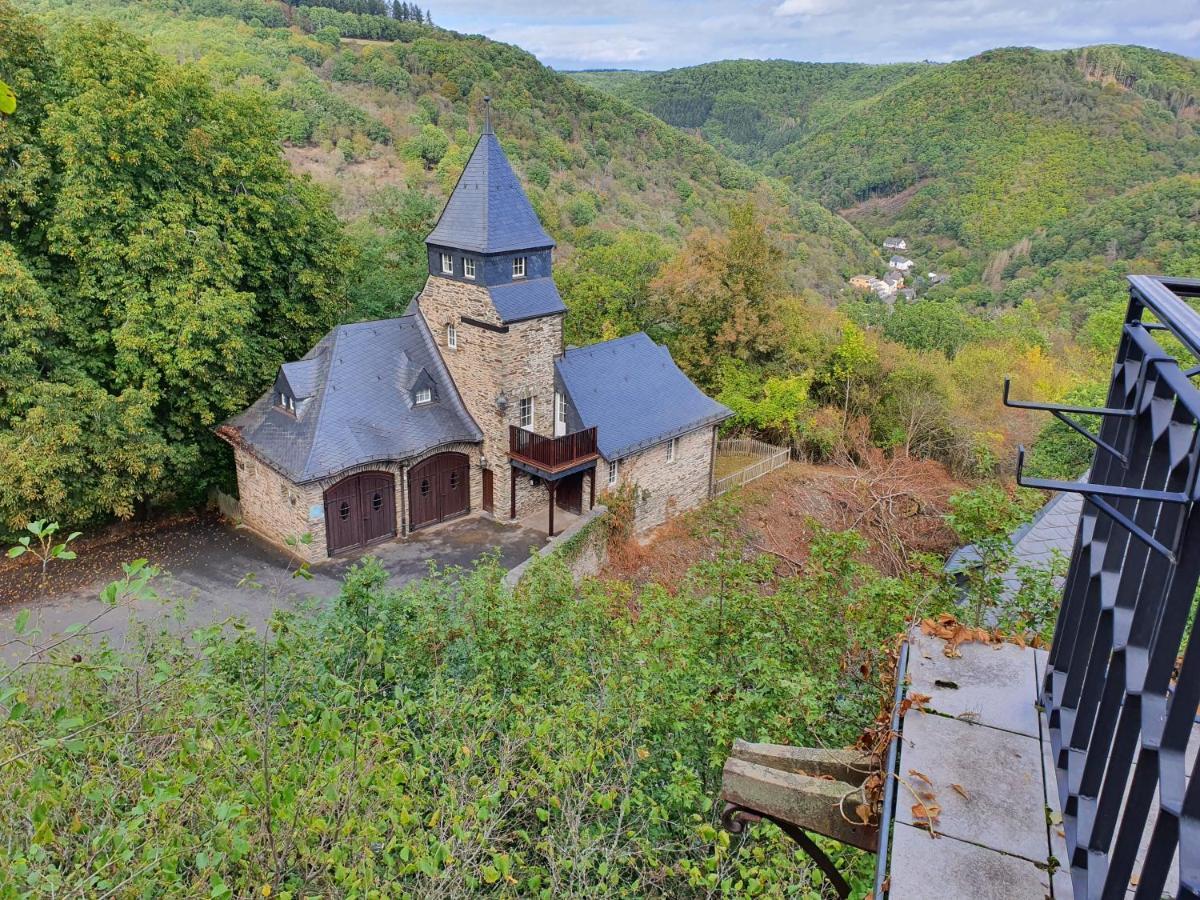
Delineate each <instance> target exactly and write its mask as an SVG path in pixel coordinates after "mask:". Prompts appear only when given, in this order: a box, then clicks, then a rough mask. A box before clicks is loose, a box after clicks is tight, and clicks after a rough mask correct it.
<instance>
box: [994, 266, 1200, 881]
mask: <svg viewBox="0 0 1200 900" xmlns="http://www.w3.org/2000/svg"><path fill="white" fill-rule="evenodd" d="M1129 281H1130V302H1129V307H1128V311H1127V314H1126V317H1125V324H1124V327H1123V329H1122V336H1121V342H1120V346H1119V348H1118V350H1117V356H1116V361H1115V363H1114V365H1113V372H1112V380H1111V383H1110V387H1109V392H1108V400H1107V403H1106V405H1105V406H1104V407H1100V408H1079V407H1056V406H1053V405H1050V404H1029V403H1017V402H1015V401H1011V400H1009V399H1008V397H1007V388H1006V391H1005V402H1006V403H1008V404H1009V405H1011V406H1020V407H1025V408H1035V409H1044V410H1048V411H1050V412H1052V413H1054V414H1055V415H1056V416H1058V417H1059V418H1060V419H1063V420H1064V421H1067V424H1068V425H1070V426H1071V427H1072V428H1075V429H1076V430H1078V431H1080V432H1081V433H1084V434H1085V436H1086V437H1088V439H1089V440H1091V441H1092V443H1094V444H1095V445H1096V450H1095V454H1094V457H1093V462H1092V468H1091V471H1090V473H1089V476H1088V480H1087V482H1086V483H1081V482H1058V481H1046V480H1041V479H1032V478H1030V479H1025V478H1023V477H1022V474H1023V464H1024V450H1023V449H1022V450H1021V451H1019V452H1018V461H1017V480H1018V481H1019V482H1020V483H1021V484H1024V485H1027V486H1031V487H1041V488H1049V489H1053V490H1061V491H1073V492H1077V493H1081V494H1083V496H1084V497H1085V498H1086V501H1087V502H1085V504H1084V507H1083V512H1082V514H1081V518H1080V524H1079V530H1078V534H1077V536H1076V538H1075V547H1074V551H1073V553H1072V558H1071V565H1070V569H1069V571H1068V573H1067V579H1066V583H1065V587H1064V591H1063V601H1062V608H1061V610H1060V612H1059V617H1058V622H1057V624H1056V626H1055V633H1054V642H1053V644H1052V646H1051V650H1050V655H1049V659H1048V662H1047V669H1046V673H1045V679H1044V682H1043V684H1042V702H1043V705H1044V706H1045V709H1046V713H1047V718H1048V722H1049V731H1050V734H1049V737H1050V743H1051V748H1052V753H1053V760H1054V765H1055V767H1056V775H1057V782H1058V792H1059V800H1060V802H1061V808H1062V812H1063V824H1064V830H1065V835H1066V845H1067V852H1068V856H1069V858H1068V859H1066V860H1061V862H1062V863H1063V865H1064V867H1068V868H1069V869H1070V873H1071V880H1072V885H1073V888H1074V895H1075V897H1076V898H1083V897H1087V898H1109V897H1114V898H1115V897H1124V896H1125V895H1126V892H1127V891H1130V890H1132V891H1133V897H1134V898H1135V900H1151V898H1154V900H1157V898H1159V897H1162V896H1163V895H1164V894H1166V895H1167V896H1174V897H1187V898H1197V897H1200V779H1197V778H1194V777H1193V778H1190V779H1189V777H1188V776H1189V774H1191V775H1196V774H1200V772H1198V770H1200V765H1197V764H1196V763H1193V764H1192V767H1191V769H1192V771H1191V773H1189V772H1188V771H1187V768H1188V766H1187V762H1186V760H1187V756H1188V745H1189V742H1191V741H1193V733H1194V732H1197V733H1200V732H1198V731H1197V726H1196V713H1197V708H1198V707H1200V635H1197V633H1196V626H1195V625H1194V624H1193V607H1194V605H1195V597H1196V586H1197V582H1200V504H1197V502H1196V500H1197V479H1198V475H1200V439H1198V435H1200V391H1197V389H1196V387H1195V386H1194V385H1193V384H1192V382H1191V379H1192V378H1194V377H1195V376H1197V375H1200V364H1198V362H1200V315H1198V314H1197V313H1196V312H1195V311H1194V310H1193V309H1191V307H1189V306H1188V305H1187V303H1186V302H1185V298H1195V297H1200V280H1186V279H1165V278H1151V277H1146V276H1132V277H1131V278H1130V279H1129ZM1147 314H1149V316H1148V315H1147ZM1151 317H1152V318H1151ZM1189 354H1190V355H1191V356H1193V357H1195V358H1193V359H1188V358H1187V356H1188V355H1189ZM1079 415H1086V416H1089V417H1095V418H1098V419H1099V421H1100V426H1099V428H1098V429H1097V432H1096V433H1092V432H1091V431H1090V430H1088V429H1086V428H1084V427H1083V426H1082V425H1081V424H1080V423H1079V422H1078V420H1077V419H1075V418H1074V417H1075V416H1079ZM1181 653H1182V654H1183V655H1182V658H1180V654H1181ZM1176 859H1177V861H1178V873H1179V874H1178V882H1177V883H1176V884H1172V885H1170V886H1168V885H1167V879H1168V877H1169V874H1170V873H1171V872H1172V862H1173V861H1174V860H1176Z"/></svg>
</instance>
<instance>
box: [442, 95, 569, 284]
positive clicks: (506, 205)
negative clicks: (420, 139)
mask: <svg viewBox="0 0 1200 900" xmlns="http://www.w3.org/2000/svg"><path fill="white" fill-rule="evenodd" d="M483 103H484V107H483V109H484V118H483V133H482V134H481V135H480V136H479V140H478V142H476V144H475V149H474V150H473V151H472V152H471V158H470V159H468V160H467V165H466V168H464V169H463V173H462V175H461V176H459V179H458V183H457V184H456V185H455V186H454V190H453V191H452V192H451V194H450V199H449V200H447V201H446V206H445V208H443V209H442V214H441V216H440V217H439V218H438V221H437V224H436V225H435V226H434V228H433V231H432V232H430V234H429V237H427V238H425V243H426V244H428V245H430V246H434V247H441V248H446V249H450V250H465V251H468V252H472V253H485V254H495V253H514V252H518V251H533V250H545V251H547V252H548V251H549V250H550V248H551V247H553V246H554V239H553V238H551V237H550V235H548V234H547V233H546V229H545V228H543V227H542V223H541V222H540V221H538V216H537V213H536V212H535V211H534V209H533V206H532V205H531V204H530V203H529V198H528V197H527V196H526V195H525V191H524V189H523V188H522V187H521V182H520V181H519V180H518V178H517V175H516V173H515V172H514V171H513V169H512V165H511V164H510V163H509V161H508V157H507V156H505V155H504V150H503V149H501V147H500V141H499V140H498V139H497V138H496V134H495V132H494V131H492V98H491V97H484V98H483ZM435 262H438V260H435ZM431 265H432V263H431ZM435 274H440V272H438V271H437V270H435Z"/></svg>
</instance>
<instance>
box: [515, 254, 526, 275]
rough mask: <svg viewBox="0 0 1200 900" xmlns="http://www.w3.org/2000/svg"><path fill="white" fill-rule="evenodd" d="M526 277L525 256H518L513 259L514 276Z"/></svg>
mask: <svg viewBox="0 0 1200 900" xmlns="http://www.w3.org/2000/svg"><path fill="white" fill-rule="evenodd" d="M524 277H525V257H523V256H518V257H515V258H514V259H513V278H524Z"/></svg>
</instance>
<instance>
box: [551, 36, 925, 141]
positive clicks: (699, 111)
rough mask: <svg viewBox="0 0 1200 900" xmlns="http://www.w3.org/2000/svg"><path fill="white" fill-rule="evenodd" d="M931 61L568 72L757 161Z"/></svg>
mask: <svg viewBox="0 0 1200 900" xmlns="http://www.w3.org/2000/svg"><path fill="white" fill-rule="evenodd" d="M927 68H929V64H925V63H897V64H893V65H879V66H874V65H866V64H863V63H806V62H792V61H790V60H782V59H773V60H766V61H760V60H745V59H738V60H725V61H722V62H713V63H705V64H704V65H700V66H690V67H688V68H685V69H670V70H668V71H666V72H634V71H628V70H608V71H603V70H599V71H583V72H571V73H570V75H571V77H573V78H575V79H576V80H578V81H580V82H582V83H584V84H587V85H591V86H592V87H596V88H599V89H601V90H604V91H607V92H609V93H610V94H612V95H613V96H616V97H620V98H621V99H622V100H628V101H629V102H630V103H633V104H634V105H635V106H640V107H641V108H642V109H645V110H647V111H648V112H651V113H653V114H654V115H656V116H658V117H659V118H660V119H662V120H663V121H664V122H667V123H669V124H671V125H675V126H676V127H678V128H689V129H699V131H700V133H701V134H702V135H704V138H705V140H707V141H709V142H711V143H712V144H714V145H715V146H717V147H719V148H720V149H721V150H722V151H724V152H725V153H727V154H729V155H730V156H733V157H736V158H737V159H743V160H747V161H750V162H762V161H764V160H766V159H768V158H769V157H770V156H771V155H772V154H773V153H774V152H775V151H777V150H779V149H780V148H782V147H785V146H787V145H788V144H790V143H792V142H793V141H797V140H800V139H802V138H803V137H804V136H805V135H807V134H809V133H811V132H812V131H813V130H815V129H816V128H819V127H820V126H822V125H825V124H828V123H830V122H832V121H835V120H837V119H838V118H840V117H841V116H842V115H844V114H845V112H846V109H847V107H848V106H849V105H851V104H853V103H856V102H858V101H860V100H865V99H867V98H869V97H873V96H875V95H876V94H878V93H879V92H881V91H883V90H885V89H887V88H889V87H891V86H892V85H893V84H896V83H897V82H900V81H903V80H904V79H906V78H908V77H910V76H911V75H914V74H916V73H918V72H921V71H923V70H925V69H927Z"/></svg>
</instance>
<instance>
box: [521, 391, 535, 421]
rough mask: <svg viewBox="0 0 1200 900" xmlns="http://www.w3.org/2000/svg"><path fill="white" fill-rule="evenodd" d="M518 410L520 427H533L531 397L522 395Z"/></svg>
mask: <svg viewBox="0 0 1200 900" xmlns="http://www.w3.org/2000/svg"><path fill="white" fill-rule="evenodd" d="M520 412H521V427H522V428H532V427H533V398H532V397H522V398H521V404H520Z"/></svg>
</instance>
